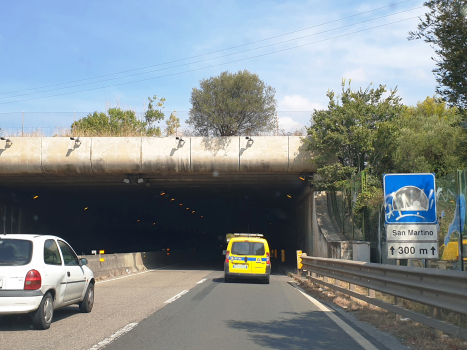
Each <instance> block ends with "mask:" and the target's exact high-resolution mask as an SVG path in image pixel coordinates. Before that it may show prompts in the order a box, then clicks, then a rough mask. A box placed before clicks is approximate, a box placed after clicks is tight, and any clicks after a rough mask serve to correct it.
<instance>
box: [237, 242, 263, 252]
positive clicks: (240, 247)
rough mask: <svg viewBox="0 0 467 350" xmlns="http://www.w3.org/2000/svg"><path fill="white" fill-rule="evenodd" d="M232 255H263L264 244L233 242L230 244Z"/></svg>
mask: <svg viewBox="0 0 467 350" xmlns="http://www.w3.org/2000/svg"><path fill="white" fill-rule="evenodd" d="M232 254H234V255H264V244H263V243H260V242H234V243H233V244H232Z"/></svg>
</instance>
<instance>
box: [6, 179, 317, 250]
mask: <svg viewBox="0 0 467 350" xmlns="http://www.w3.org/2000/svg"><path fill="white" fill-rule="evenodd" d="M305 177H306V175H290V174H287V175H283V174H241V175H238V174H236V175H229V174H219V173H217V172H215V173H214V174H210V175H199V174H198V175H192V176H179V177H177V176H172V175H171V176H167V177H165V176H160V175H159V176H158V175H154V174H135V175H131V174H130V175H125V174H111V175H82V176H78V175H73V176H69V175H68V176H65V175H62V176H58V175H50V174H37V175H14V176H13V175H2V176H0V181H1V184H2V189H1V191H0V196H1V197H0V198H1V201H0V203H1V204H2V225H3V226H1V227H0V230H1V232H0V233H7V234H9V233H37V234H52V235H57V236H60V237H63V238H64V239H65V240H67V241H69V243H70V244H72V246H73V247H74V248H75V249H76V251H77V253H78V254H91V251H92V250H101V249H104V250H105V251H106V253H124V252H136V251H160V250H164V249H168V248H169V249H171V250H182V249H183V250H193V251H196V254H198V255H202V256H204V257H206V258H209V257H212V258H216V259H218V258H219V254H220V252H221V251H222V250H223V249H225V247H226V239H225V236H226V234H227V233H234V232H250V233H262V234H264V236H265V238H266V239H267V240H268V241H269V243H270V246H271V247H272V248H273V249H274V248H276V249H287V250H290V251H292V250H294V249H299V248H300V247H299V246H298V245H299V241H300V237H299V235H300V232H298V230H297V229H296V227H297V225H296V224H295V221H296V220H297V218H296V207H297V203H298V202H299V201H300V197H301V196H303V194H304V193H306V192H307V191H309V185H308V181H304V179H305Z"/></svg>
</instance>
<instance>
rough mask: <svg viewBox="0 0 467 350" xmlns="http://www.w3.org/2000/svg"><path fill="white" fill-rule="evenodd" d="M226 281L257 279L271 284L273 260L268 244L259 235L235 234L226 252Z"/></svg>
mask: <svg viewBox="0 0 467 350" xmlns="http://www.w3.org/2000/svg"><path fill="white" fill-rule="evenodd" d="M224 254H225V262H224V280H225V282H226V283H228V282H230V281H231V280H232V279H233V278H255V279H260V280H261V281H262V282H263V283H266V284H269V276H270V275H271V259H270V254H269V245H268V242H267V241H266V240H265V239H264V238H263V235H262V234H258V233H235V234H234V236H233V237H232V238H231V239H230V240H229V243H228V245H227V250H226V251H224Z"/></svg>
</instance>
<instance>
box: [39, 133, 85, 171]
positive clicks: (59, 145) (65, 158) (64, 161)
mask: <svg viewBox="0 0 467 350" xmlns="http://www.w3.org/2000/svg"><path fill="white" fill-rule="evenodd" d="M42 171H43V172H44V173H55V174H76V173H78V174H86V173H87V174H90V173H92V168H91V138H90V137H80V139H79V142H75V141H74V140H70V138H69V137H44V138H42Z"/></svg>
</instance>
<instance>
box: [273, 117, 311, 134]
mask: <svg viewBox="0 0 467 350" xmlns="http://www.w3.org/2000/svg"><path fill="white" fill-rule="evenodd" d="M279 129H280V130H282V131H284V132H286V133H287V132H295V131H300V130H305V125H303V124H302V123H299V122H297V121H295V120H293V119H292V118H291V117H279Z"/></svg>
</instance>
